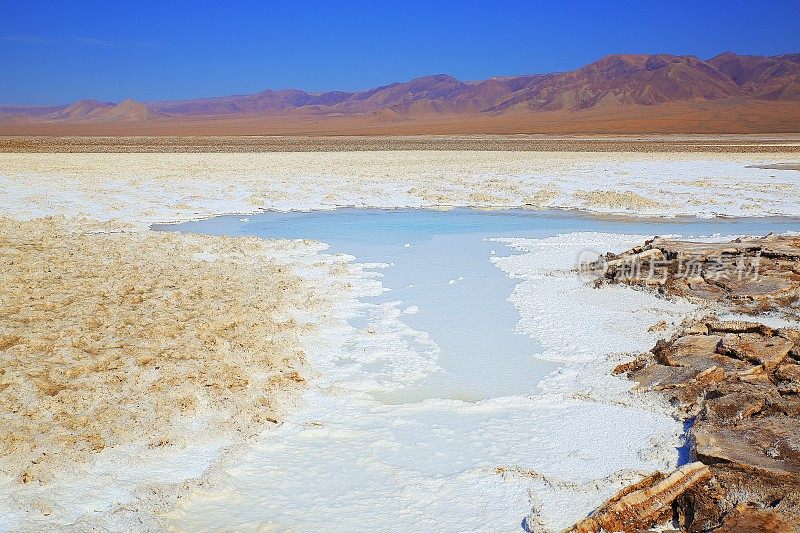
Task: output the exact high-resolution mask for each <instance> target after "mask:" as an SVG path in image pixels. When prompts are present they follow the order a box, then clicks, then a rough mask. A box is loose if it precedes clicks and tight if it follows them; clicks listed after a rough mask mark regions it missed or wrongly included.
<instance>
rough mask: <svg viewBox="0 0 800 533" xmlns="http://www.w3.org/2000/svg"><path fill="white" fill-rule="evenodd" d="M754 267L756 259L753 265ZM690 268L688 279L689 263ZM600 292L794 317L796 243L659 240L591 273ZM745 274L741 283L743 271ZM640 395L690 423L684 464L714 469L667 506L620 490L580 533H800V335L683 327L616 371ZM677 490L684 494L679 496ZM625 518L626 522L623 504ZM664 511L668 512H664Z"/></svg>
mask: <svg viewBox="0 0 800 533" xmlns="http://www.w3.org/2000/svg"><path fill="white" fill-rule="evenodd" d="M756 259H758V260H757V261H756ZM689 263H690V264H691V265H692V269H693V270H692V271H691V272H690V273H688V274H687V272H686V271H685V270H682V269H683V268H685V266H686V265H687V264H689ZM591 267H592V269H594V270H595V271H596V272H598V273H599V274H600V275H601V278H600V279H599V280H598V283H600V284H602V283H624V284H629V285H634V286H639V287H643V288H646V289H650V290H654V291H657V292H659V293H660V294H662V295H664V296H667V297H670V296H675V297H685V298H690V299H692V300H695V301H698V302H700V303H705V304H709V305H710V304H721V306H722V307H723V308H726V309H732V310H736V311H742V312H746V313H749V314H751V315H757V314H758V313H760V312H763V311H780V312H784V313H786V314H788V315H793V314H795V313H794V311H795V310H796V309H797V308H796V304H797V301H798V290H800V289H799V288H800V238H797V237H776V236H767V237H765V238H761V239H747V240H737V241H734V242H732V243H725V244H701V243H689V242H680V241H670V240H664V239H653V240H651V241H648V242H647V243H645V245H644V246H641V247H637V248H634V249H632V250H630V251H628V252H625V253H623V254H619V255H613V254H607V255H606V256H605V257H604V258H602V260H601V261H598V262H597V263H595V264H593V265H591ZM740 268H741V269H745V270H746V271H747V272H748V274H747V275H743V276H741V277H740V276H739V275H738V273H737V272H738V270H737V269H740ZM614 372H615V373H617V374H623V373H624V374H626V375H627V376H628V377H629V378H630V379H632V380H634V381H636V382H637V384H638V389H639V390H641V391H643V392H647V393H655V394H661V395H663V396H664V397H665V398H667V399H668V400H669V402H670V403H671V404H672V405H674V406H675V408H676V411H677V412H678V413H680V414H682V416H683V417H685V418H686V419H688V420H692V421H693V424H692V425H691V429H690V430H689V432H688V435H687V437H688V439H689V444H690V449H691V458H692V460H693V461H694V462H693V463H691V464H690V465H685V466H683V467H681V468H679V469H678V470H676V471H675V472H673V473H672V474H670V476H668V477H666V478H665V477H664V475H663V474H654V475H653V476H650V477H648V478H646V479H645V480H644V481H643V483H645V484H646V485H647V486H648V487H650V489H651V490H652V489H654V488H655V487H657V486H658V485H659V483H663V481H664V480H665V479H682V475H683V474H685V473H686V472H685V471H686V469H687V467H692V468H699V466H692V465H700V466H702V467H703V468H706V469H707V471H708V475H707V476H705V475H704V476H702V479H701V480H700V481H698V482H697V483H684V484H678V485H675V486H674V487H672V488H671V489H670V493H669V497H668V498H663V497H662V500H663V501H667V500H670V508H669V509H668V510H667V509H664V508H660V514H658V513H655V512H654V511H653V507H652V505H648V504H647V503H646V498H642V499H640V500H632V499H631V498H630V497H629V494H635V493H640V492H641V491H642V490H643V489H642V487H641V486H640V484H637V485H634V486H632V487H628V488H626V489H623V490H622V491H621V492H620V493H619V494H618V495H616V496H615V497H614V498H612V499H611V500H609V502H607V503H606V504H605V505H604V506H602V507H601V508H599V509H598V510H597V511H595V512H594V513H593V514H592V516H591V517H589V518H587V519H586V520H584V521H582V522H580V523H579V524H577V525H576V526H575V529H574V531H580V532H583V531H587V532H588V531H592V532H594V531H600V530H601V529H604V530H606V531H626V532H628V531H631V532H632V531H640V530H643V529H647V528H650V527H651V526H653V525H654V524H656V523H658V522H659V521H660V523H664V522H667V521H668V520H670V519H671V520H672V522H673V524H676V525H678V526H679V527H680V529H681V531H687V532H690V533H698V532H705V531H726V532H751V531H770V532H773V531H774V532H793V533H797V532H800V330H798V329H793V328H784V329H775V328H771V327H768V326H766V325H764V324H761V323H758V322H749V321H747V322H745V321H732V320H727V321H720V320H717V319H716V318H715V316H713V315H712V316H710V317H709V318H707V319H705V320H700V321H696V322H691V323H687V324H684V325H683V327H682V330H681V331H680V332H679V333H678V334H677V335H675V336H674V337H673V338H672V339H671V340H669V341H659V342H658V343H657V344H656V346H655V347H654V348H653V349H652V350H651V351H650V353H647V354H643V355H640V356H639V357H637V358H636V359H635V360H633V361H630V362H628V363H624V364H622V365H619V366H618V367H617V368H616V369H615V370H614ZM676 492H677V493H676ZM623 501H624V502H627V503H629V504H630V505H627V503H626V505H627V506H625V507H624V513H623V515H624V520H620V519H619V516H621V515H620V505H621V503H620V502H623ZM662 511H663V512H662Z"/></svg>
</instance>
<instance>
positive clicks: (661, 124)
mask: <svg viewBox="0 0 800 533" xmlns="http://www.w3.org/2000/svg"><path fill="white" fill-rule="evenodd" d="M798 124H800V105H798V103H797V102H769V101H758V100H751V99H748V98H744V99H739V98H727V99H724V100H711V101H705V102H702V101H701V102H674V103H670V104H662V105H654V106H621V107H616V106H615V107H612V108H608V109H605V108H602V106H601V107H598V108H594V109H589V110H585V111H567V110H561V111H548V112H527V111H520V112H507V113H502V114H496V115H495V114H490V113H480V114H477V115H475V114H472V115H447V114H445V115H441V114H438V113H436V114H434V115H432V116H421V117H414V118H404V117H401V116H396V115H393V114H388V115H387V114H384V113H377V114H364V115H358V116H335V115H326V116H316V115H311V116H308V115H303V114H290V115H286V116H269V115H264V114H257V115H245V116H235V117H224V116H222V117H191V118H174V117H169V118H156V119H152V120H130V121H117V122H72V123H54V122H49V123H48V122H44V123H28V124H26V123H20V124H0V134H2V135H424V134H434V135H453V134H506V135H508V134H530V133H540V134H549V135H560V134H590V135H595V134H600V133H618V134H619V133H635V134H645V133H709V134H725V133H742V134H751V133H778V132H780V133H798Z"/></svg>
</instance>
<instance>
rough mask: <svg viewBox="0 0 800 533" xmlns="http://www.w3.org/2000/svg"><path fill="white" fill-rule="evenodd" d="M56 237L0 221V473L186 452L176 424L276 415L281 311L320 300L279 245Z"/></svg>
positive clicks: (40, 474)
mask: <svg viewBox="0 0 800 533" xmlns="http://www.w3.org/2000/svg"><path fill="white" fill-rule="evenodd" d="M72 227H73V228H74V226H72ZM70 228H71V227H70V226H67V225H65V224H63V223H62V222H61V221H59V220H56V219H39V220H36V221H32V222H17V221H11V220H8V219H0V286H2V288H3V290H2V291H0V317H2V320H0V416H2V420H3V423H2V425H0V469H3V470H4V471H6V472H7V473H9V474H12V475H14V476H16V477H17V478H18V479H19V481H20V482H21V483H31V482H35V481H44V482H46V481H47V478H48V476H49V475H50V474H51V473H52V472H53V471H54V470H55V469H58V468H59V467H60V466H62V465H64V464H66V463H68V462H73V461H82V460H85V459H88V458H90V457H91V455H92V454H94V453H96V452H99V451H101V450H103V449H104V448H106V447H110V446H114V445H118V444H124V443H127V442H131V441H137V442H146V443H147V444H148V445H149V446H152V447H156V446H171V445H183V444H186V443H187V439H190V438H191V435H192V434H193V433H192V432H190V431H186V430H185V427H186V424H187V423H188V422H189V421H193V423H195V424H200V427H199V428H198V427H197V426H195V427H194V429H193V430H192V431H193V432H196V431H198V430H199V431H202V432H203V433H204V434H205V433H213V432H215V431H224V432H226V433H228V434H230V433H231V432H233V433H238V434H240V435H249V434H252V433H253V432H255V431H257V430H259V429H261V428H264V427H266V426H268V425H269V424H272V423H275V422H276V420H278V419H279V418H280V417H281V415H282V412H283V410H284V408H285V406H286V405H287V402H289V401H291V400H292V399H293V398H294V397H295V396H296V394H297V393H298V392H299V390H300V389H301V388H302V384H303V382H304V379H303V377H302V375H303V365H304V356H303V353H302V352H301V351H300V349H299V345H298V336H299V335H300V334H302V333H303V331H304V330H305V328H306V326H302V325H299V324H297V323H296V322H295V321H294V320H293V319H291V318H289V316H288V314H287V312H288V311H289V310H290V309H291V308H293V307H294V308H297V307H299V306H301V305H303V306H309V307H311V306H314V305H316V304H319V303H320V302H315V301H314V299H313V297H312V295H311V293H310V292H307V291H305V289H304V287H303V285H302V283H301V282H300V280H299V279H298V278H296V277H295V276H294V275H292V274H291V273H290V272H287V271H286V270H287V269H286V267H281V266H279V265H277V264H275V263H274V260H273V259H272V258H271V254H274V252H275V251H276V247H279V246H280V244H268V243H265V242H264V241H260V240H258V239H250V238H239V239H230V238H221V237H200V236H186V235H180V234H176V233H157V232H142V233H98V232H94V233H87V232H84V231H78V230H76V229H70ZM93 229H94V230H98V229H102V228H101V227H99V226H96V225H95V226H93ZM285 245H286V246H291V243H286V244H285ZM195 254H201V255H195ZM202 254H214V255H213V256H208V255H202ZM209 258H216V260H214V261H208V260H203V259H209Z"/></svg>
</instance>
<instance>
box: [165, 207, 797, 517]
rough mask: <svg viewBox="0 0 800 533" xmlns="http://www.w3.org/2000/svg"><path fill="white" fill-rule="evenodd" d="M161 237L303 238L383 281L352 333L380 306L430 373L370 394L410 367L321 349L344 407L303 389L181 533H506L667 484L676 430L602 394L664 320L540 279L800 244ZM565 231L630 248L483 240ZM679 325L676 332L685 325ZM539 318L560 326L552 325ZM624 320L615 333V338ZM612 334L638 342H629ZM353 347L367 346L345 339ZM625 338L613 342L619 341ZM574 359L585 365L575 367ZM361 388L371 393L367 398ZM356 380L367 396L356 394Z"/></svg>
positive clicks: (312, 231)
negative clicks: (687, 249)
mask: <svg viewBox="0 0 800 533" xmlns="http://www.w3.org/2000/svg"><path fill="white" fill-rule="evenodd" d="M154 229H162V230H175V229H178V230H180V231H189V232H198V233H210V234H222V235H229V236H241V235H255V236H259V237H264V238H290V239H292V238H306V239H316V240H320V241H323V242H326V243H328V244H329V245H330V250H329V251H330V252H334V253H344V254H351V255H353V256H355V258H356V260H357V261H359V262H362V263H382V264H383V266H380V267H378V266H376V267H375V269H376V270H377V271H378V272H381V273H382V275H383V277H382V278H381V282H382V283H383V285H384V287H385V288H386V289H389V290H388V291H386V292H384V293H383V294H381V295H380V296H378V297H373V298H369V299H368V300H370V301H371V302H372V303H373V304H374V305H366V306H364V307H363V309H364V311H362V314H361V315H359V316H356V317H355V318H351V319H350V323H351V325H353V326H354V327H355V328H357V329H360V330H362V331H368V330H369V329H370V328H373V327H375V324H376V323H379V322H381V320H382V319H381V318H378V319H376V317H375V316H372V315H370V313H371V312H372V311H375V310H376V309H377V310H380V311H383V312H385V311H386V308H387V307H389V308H391V309H393V310H395V311H396V316H397V317H399V320H400V321H401V322H402V323H405V324H407V325H408V326H410V329H412V328H413V330H416V331H417V333H420V334H418V335H408V334H407V333H403V331H402V330H396V331H399V335H407V336H408V339H407V342H405V343H403V344H402V346H403V348H404V349H407V350H416V351H418V352H419V353H418V354H416V355H415V356H411V357H409V360H410V361H431V362H434V363H435V364H434V365H423V366H422V368H423V370H424V372H420V373H419V375H420V376H422V377H420V378H419V379H417V380H416V381H413V383H411V384H410V385H409V384H404V385H402V386H397V384H396V383H389V384H388V385H387V386H381V385H382V384H384V383H383V382H382V380H383V377H384V376H388V375H390V374H391V372H390V369H388V367H390V366H391V364H392V361H391V360H392V358H393V357H405V355H404V354H403V351H402V350H399V351H391V350H387V351H386V353H385V354H383V355H384V357H377V358H371V357H364V355H365V354H362V353H361V352H368V351H371V350H375V351H381V350H382V349H383V348H382V346H381V345H380V344H379V343H377V344H376V343H372V344H369V343H367V344H359V342H357V341H352V345H350V344H348V343H349V342H351V341H347V342H345V343H344V345H342V344H339V345H337V344H336V343H335V342H333V343H332V344H331V346H330V347H328V346H319V347H318V349H317V350H316V354H315V357H316V358H317V359H316V360H315V359H314V358H312V361H311V362H312V365H313V364H314V363H315V362H316V363H327V362H328V361H327V359H330V358H333V359H335V360H336V363H335V364H336V367H334V368H335V371H336V373H337V374H339V375H341V376H344V379H340V380H339V381H338V382H337V385H339V387H336V388H337V389H338V390H337V391H331V390H329V389H328V388H327V387H316V386H313V385H312V386H311V387H310V388H309V390H308V392H307V393H306V395H305V407H304V408H303V409H301V410H299V411H297V412H294V413H292V414H291V415H290V416H289V417H288V418H287V420H286V422H284V423H283V424H282V425H281V426H280V427H277V428H275V430H274V431H270V432H268V433H265V434H264V435H263V436H261V437H260V438H256V439H253V440H252V442H250V443H249V444H248V446H247V447H246V448H245V449H244V450H241V451H239V452H237V453H236V454H235V455H234V456H232V457H230V458H229V459H228V461H227V462H226V464H224V465H223V466H222V471H221V472H218V473H217V475H216V476H215V483H214V484H213V485H212V486H209V487H208V489H206V490H198V491H196V492H194V493H192V494H191V495H189V496H188V497H187V498H185V499H184V500H183V501H182V503H181V504H180V505H179V507H178V508H177V509H175V510H174V511H173V512H172V513H170V514H169V515H168V516H167V517H166V518H167V519H168V520H169V521H170V522H171V523H172V524H173V525H174V527H176V528H177V529H186V530H193V529H209V528H227V529H231V528H237V527H238V528H241V529H256V528H266V529H269V528H271V527H272V528H275V529H298V530H308V531H314V530H321V529H323V528H324V529H330V530H336V531H352V530H366V529H378V528H390V527H391V528H402V529H405V530H408V531H432V530H437V531H514V530H517V531H519V530H520V529H528V528H529V527H531V526H529V525H528V524H531V523H534V524H535V523H541V524H546V525H547V528H548V529H554V530H560V529H563V528H565V527H567V526H569V525H570V524H571V523H574V521H575V520H576V519H578V518H580V517H581V516H585V515H586V514H587V513H588V512H590V511H591V510H592V509H593V508H594V507H595V506H596V505H598V504H599V503H601V502H602V501H603V500H604V499H605V498H607V497H608V496H610V495H611V494H613V493H614V492H615V491H616V490H618V489H619V488H621V487H622V486H624V485H625V484H627V483H628V482H630V481H631V480H634V479H637V478H636V477H635V476H636V473H637V472H641V473H644V472H650V471H652V470H654V469H670V468H673V467H674V466H675V464H676V463H677V462H678V461H679V460H685V457H680V450H678V449H676V448H679V447H680V444H681V442H680V439H679V435H681V434H682V433H683V430H684V428H683V427H682V424H681V422H680V421H677V420H674V419H672V418H671V417H670V416H669V415H668V414H667V413H665V412H659V411H657V410H653V408H652V406H651V407H647V406H635V405H630V404H628V403H627V402H624V401H621V398H623V396H619V394H624V391H625V390H626V388H627V387H628V386H629V384H628V383H627V382H625V381H624V380H623V379H620V378H613V377H612V376H610V368H611V367H608V366H607V365H606V363H604V361H605V357H606V355H605V354H606V353H609V352H614V351H619V349H618V348H617V346H627V347H631V346H636V348H635V349H637V350H645V349H647V348H646V347H647V346H652V342H653V341H652V339H650V337H648V336H647V335H649V334H647V332H646V329H647V325H648V324H649V323H654V322H655V320H657V319H658V318H661V316H662V315H659V313H660V312H661V311H660V310H661V309H663V310H667V309H669V308H670V306H671V305H672V304H668V303H665V302H663V301H661V302H659V300H658V299H657V298H654V297H653V296H650V295H646V294H642V293H640V292H638V291H631V290H628V291H627V292H625V291H617V290H616V289H615V290H611V291H596V290H594V289H591V288H585V287H584V285H585V284H584V283H582V282H580V280H578V279H576V278H575V277H574V276H571V275H570V274H563V275H560V276H557V277H555V278H548V277H547V276H546V275H542V274H541V272H542V271H541V270H538V269H540V268H541V267H542V265H549V264H551V263H552V264H553V265H559V268H565V267H566V265H570V266H571V265H573V264H574V260H577V253H576V251H578V250H577V247H575V246H574V243H576V242H595V243H598V242H601V243H610V242H616V243H617V244H616V246H617V247H619V245H620V244H619V243H620V242H622V241H624V242H626V243H627V242H628V241H630V242H632V243H633V242H638V241H639V240H640V238H639V237H633V236H630V234H638V235H656V234H660V235H666V234H680V235H682V236H685V237H691V236H708V235H714V234H723V235H740V234H759V235H760V234H765V233H768V232H770V231H773V232H785V231H791V230H797V229H800V223H798V221H797V220H793V219H709V220H704V219H680V220H678V219H660V220H632V219H612V218H596V217H591V216H587V215H582V214H579V213H574V212H569V213H568V212H552V213H546V212H526V211H512V212H496V211H472V210H453V211H447V212H440V211H418V210H339V211H328V212H325V211H322V212H311V213H261V214H257V215H250V216H225V217H217V218H212V219H208V220H203V221H198V222H189V223H184V224H180V225H167V226H156V227H154ZM575 232H608V233H614V234H629V236H628V237H626V238H624V239H621V240H619V239H618V240H616V241H615V240H614V239H613V238H610V237H613V235H606V236H602V235H601V236H600V238H597V237H591V236H590V237H589V238H586V240H584V238H581V237H578V238H573V236H570V235H566V236H565V238H563V239H562V238H558V239H555V240H553V241H550V240H545V241H536V242H537V244H536V245H535V246H534V248H533V249H534V250H536V249H538V250H539V252H541V253H542V254H543V255H544V261H543V262H542V261H540V260H539V259H536V257H532V256H531V254H525V253H524V252H525V249H524V248H525V247H524V246H523V247H522V248H517V247H514V246H507V245H506V243H502V242H496V241H492V240H491V239H493V238H505V237H507V238H514V237H523V238H531V239H546V238H547V237H552V236H556V235H561V234H575ZM595 235H596V234H595ZM609 238H610V239H609ZM625 246H629V244H626V245H625ZM598 247H600V248H601V249H599V250H594V251H596V252H603V251H605V250H606V244H599V245H598ZM621 249H625V248H624V247H623V248H621ZM581 251H582V250H581ZM515 252H518V253H519V254H520V255H519V256H518V255H517V253H515ZM536 253H537V252H535V251H534V255H535V254H536ZM511 255H513V257H509V259H510V260H511V261H512V262H514V261H516V259H517V258H520V259H523V261H521V262H520V263H519V265H517V266H519V267H520V274H519V279H516V278H511V277H508V276H507V275H506V272H509V273H511V272H514V271H515V270H514V269H515V265H509V264H508V261H505V263H506V264H505V265H503V264H502V263H501V262H498V263H496V264H495V263H493V262H492V260H491V258H492V257H501V256H511ZM566 255H569V256H570V257H566ZM572 255H575V258H574V260H573V259H572V257H571V256H572ZM524 256H527V257H524ZM526 259H527V261H526ZM531 259H533V261H532V262H531V261H530V260H531ZM537 265H538V266H537ZM498 267H500V268H498ZM526 271H528V272H533V274H532V276H526V275H525V272H526ZM518 283H519V284H520V285H519V287H523V289H524V290H523V293H524V294H523V296H527V297H529V298H533V300H535V301H531V300H529V301H528V302H525V301H522V302H517V303H519V304H522V305H523V306H524V305H525V304H526V303H527V304H534V305H533V307H534V308H535V311H534V312H533V314H531V312H530V309H528V312H527V317H523V322H524V321H525V320H528V321H529V322H528V323H527V325H528V326H530V325H531V323H530V320H534V321H536V322H541V323H546V324H548V326H547V328H550V330H552V329H553V328H555V329H559V331H558V332H556V333H558V335H556V338H560V339H562V341H563V342H558V343H557V344H558V346H560V347H561V350H562V352H563V353H562V354H561V355H562V356H566V357H567V358H569V357H571V356H573V355H576V360H575V361H573V362H571V363H570V362H565V361H567V359H560V360H559V362H553V360H548V357H546V356H542V355H543V352H546V350H545V349H544V347H543V345H544V344H545V341H547V342H549V343H550V344H552V340H553V337H552V336H547V335H545V336H544V337H542V338H541V339H543V340H541V339H540V340H541V344H540V342H537V341H536V340H535V337H536V335H535V334H534V333H533V332H530V334H531V337H529V336H528V335H527V334H524V333H521V332H518V331H517V328H519V327H520V326H519V325H518V321H520V318H521V316H520V314H519V313H518V312H517V309H516V308H515V307H514V305H512V303H511V302H509V301H508V298H509V296H511V295H512V291H515V287H517V288H519V287H518V286H517V284H518ZM522 284H528V285H527V286H524V285H522ZM618 292H625V294H617V293H618ZM515 294H517V296H520V294H519V291H516V292H515ZM587 297H588V299H587ZM549 299H552V300H553V303H552V304H551V303H550V300H549ZM523 300H524V299H523ZM394 302H399V303H394ZM382 306H383V307H382ZM617 306H619V307H620V309H616V307H617ZM678 307H679V309H674V310H673V312H672V315H671V316H672V318H673V319H674V318H675V317H679V315H680V313H681V312H682V311H683V307H681V306H678ZM549 308H557V309H555V313H554V314H549V313H550V309H549ZM523 309H524V307H523ZM370 310H372V311H370ZM617 311H619V312H618V313H617ZM565 313H566V314H565ZM539 315H541V316H539ZM570 315H572V316H570ZM383 316H384V317H385V316H386V315H383ZM631 317H636V320H634V321H630V320H631ZM617 319H620V320H621V323H615V324H613V326H614V327H611V326H612V323H614V322H615V321H617ZM648 321H650V322H648ZM620 328H621V329H620ZM534 331H535V328H534ZM623 332H628V333H630V334H631V335H633V336H634V337H637V339H638V340H635V341H632V340H631V339H630V338H628V339H627V340H626V339H625V338H624V337H625V335H624V334H623ZM642 334H644V335H645V337H644V338H643V337H642ZM359 336H369V335H361V334H358V333H357V334H355V335H354V336H353V337H351V339H355V338H357V337H359ZM590 337H591V338H590ZM618 337H619V339H620V342H612V341H616V340H617V338H618ZM642 340H643V342H642ZM573 344H574V345H575V347H576V348H582V349H583V350H584V352H586V351H587V350H588V352H591V353H590V354H589V355H592V354H595V353H596V355H597V357H589V358H588V359H586V358H585V357H586V355H587V353H582V354H577V352H576V351H573V348H572V346H573ZM342 348H344V349H342ZM551 348H552V347H551ZM628 350H629V348H624V349H622V351H628ZM348 352H349V353H348ZM540 356H542V357H540ZM328 368H329V369H330V368H331V367H330V366H328ZM351 374H352V376H353V378H352V380H351V383H348V381H347V378H348V376H349V375H351ZM366 374H371V376H372V378H373V379H372V380H361V377H363V376H364V375H366ZM390 381H391V380H386V382H387V383H388V382H390ZM363 382H371V383H373V385H374V386H372V387H371V388H367V389H366V390H365V389H364V388H363V387H362V383H363ZM341 386H343V387H341ZM540 387H541V388H540ZM365 392H366V394H365ZM630 476H634V477H630ZM534 529H535V528H534Z"/></svg>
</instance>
